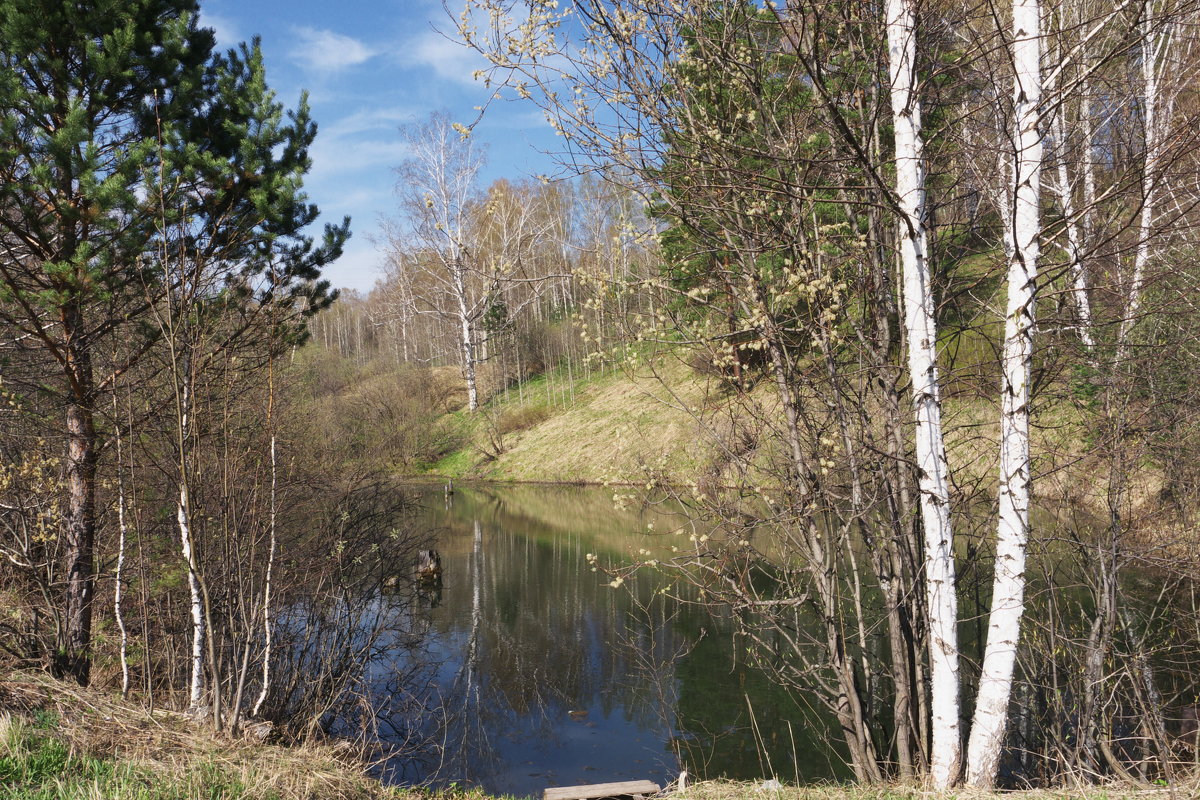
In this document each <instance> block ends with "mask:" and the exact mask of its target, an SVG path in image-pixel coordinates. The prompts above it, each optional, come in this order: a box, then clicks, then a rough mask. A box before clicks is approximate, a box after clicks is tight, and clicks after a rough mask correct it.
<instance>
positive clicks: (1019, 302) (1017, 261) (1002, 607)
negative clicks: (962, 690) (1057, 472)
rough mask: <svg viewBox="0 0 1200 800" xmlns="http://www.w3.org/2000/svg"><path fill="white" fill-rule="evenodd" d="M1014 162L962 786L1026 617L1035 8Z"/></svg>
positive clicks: (982, 755)
mask: <svg viewBox="0 0 1200 800" xmlns="http://www.w3.org/2000/svg"><path fill="white" fill-rule="evenodd" d="M1010 47H1011V57H1012V68H1013V123H1012V124H1013V126H1014V131H1013V135H1012V141H1013V152H1012V154H1011V164H1012V179H1011V187H1012V189H1011V192H1009V193H1008V196H1009V198H1010V200H1011V202H1010V205H1009V206H1008V208H1006V209H1005V212H1004V220H1005V226H1006V228H1007V230H1008V234H1007V235H1006V237H1005V238H1006V241H1007V243H1008V247H1009V252H1008V281H1007V286H1008V300H1007V309H1006V312H1005V317H1004V342H1003V349H1002V354H1001V369H1002V380H1001V387H1000V392H1001V396H1000V404H1001V407H1000V488H999V517H998V527H997V533H996V560H995V577H994V581H993V585H992V603H991V611H990V612H989V614H988V634H987V647H986V649H985V651H984V657H983V668H982V673H981V675H980V678H979V687H978V693H977V695H976V701H975V715H974V718H973V720H972V723H971V736H970V741H969V743H968V747H967V783H968V784H970V785H972V786H978V787H990V786H991V785H992V783H993V782H994V781H995V779H996V771H997V769H998V768H999V764H1000V755H1001V752H1002V750H1003V747H1004V733H1005V730H1006V729H1007V721H1008V704H1009V697H1010V695H1011V693H1012V683H1013V669H1014V665H1015V664H1016V657H1017V645H1018V644H1019V642H1020V633H1021V615H1022V613H1023V612H1024V610H1025V557H1026V545H1027V543H1028V540H1029V504H1030V488H1031V484H1032V467H1031V462H1030V450H1029V401H1030V379H1031V375H1030V373H1031V369H1032V363H1033V362H1032V359H1033V330H1034V328H1033V325H1034V311H1035V304H1036V300H1037V296H1036V289H1037V277H1038V276H1037V267H1038V255H1039V237H1040V236H1041V206H1040V203H1041V170H1042V158H1043V133H1042V127H1041V126H1042V122H1043V120H1042V109H1041V96H1042V74H1041V54H1042V33H1041V8H1040V4H1039V2H1038V0H1015V2H1014V3H1013V7H1012V34H1011V45H1010Z"/></svg>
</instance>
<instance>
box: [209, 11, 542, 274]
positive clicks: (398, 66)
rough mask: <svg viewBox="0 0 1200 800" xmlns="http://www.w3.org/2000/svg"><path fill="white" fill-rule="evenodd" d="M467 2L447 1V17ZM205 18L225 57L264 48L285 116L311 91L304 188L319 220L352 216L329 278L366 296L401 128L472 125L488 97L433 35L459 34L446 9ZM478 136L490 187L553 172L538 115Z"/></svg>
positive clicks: (503, 114) (504, 116)
mask: <svg viewBox="0 0 1200 800" xmlns="http://www.w3.org/2000/svg"><path fill="white" fill-rule="evenodd" d="M459 2H460V0H448V6H449V8H450V9H451V11H453V12H455V13H457V11H458V10H459V8H460V6H459V5H458V3H459ZM200 14H201V16H200V23H201V24H202V25H204V26H206V27H210V28H213V29H214V30H215V31H216V33H217V44H218V46H219V47H221V48H226V47H231V46H234V45H236V44H237V43H238V42H240V41H248V40H249V39H250V38H251V37H253V36H255V35H258V36H261V37H262V46H263V54H264V58H265V60H266V66H267V80H268V82H269V83H270V84H271V86H272V87H273V88H274V89H275V90H276V91H277V93H278V95H279V99H280V100H281V101H282V102H283V103H284V104H285V105H286V106H288V107H294V106H295V104H296V101H297V99H298V98H299V96H300V92H301V90H305V89H306V90H307V91H308V93H309V102H310V104H311V105H312V115H313V119H315V120H316V122H317V125H318V134H317V140H316V143H315V144H314V146H313V149H312V152H311V155H312V159H313V169H312V172H311V173H310V174H309V177H308V179H307V180H306V182H305V186H306V188H307V190H308V194H309V197H310V199H311V201H312V202H314V203H316V204H317V205H318V206H319V207H320V209H321V214H322V220H323V221H330V222H338V221H340V220H341V218H342V216H343V215H346V214H349V215H350V216H351V217H353V222H352V225H351V227H352V230H353V232H354V236H353V238H352V239H351V241H350V243H349V245H348V246H347V250H346V254H345V255H344V256H343V257H342V259H341V260H340V261H338V262H337V263H336V264H334V265H333V266H332V267H330V268H329V269H328V270H327V271H326V277H328V278H329V279H330V280H331V281H332V282H333V284H334V285H335V286H337V287H345V288H353V289H358V290H363V291H365V290H369V289H370V288H371V286H372V285H373V284H374V283H375V280H376V278H377V277H379V275H380V272H379V266H380V264H381V263H382V258H383V257H382V254H381V253H380V252H379V247H381V244H380V243H379V241H378V240H380V239H381V238H382V236H381V226H380V220H381V218H383V217H385V216H394V215H395V211H394V209H395V199H394V191H393V190H394V188H395V182H396V175H395V172H394V168H395V167H396V166H398V165H399V164H400V163H401V162H402V161H403V160H404V158H405V152H404V147H403V145H402V144H401V143H400V137H399V135H398V132H397V129H398V127H399V126H400V125H403V124H405V123H408V122H415V121H419V120H421V119H424V118H425V117H427V116H428V115H429V113H430V112H431V111H435V110H438V109H444V110H446V111H448V112H449V113H450V114H451V115H452V116H453V117H454V118H455V119H457V120H459V121H461V122H463V123H468V122H470V121H471V120H473V119H474V117H475V114H476V112H475V111H474V110H473V109H474V107H475V106H479V105H482V104H484V103H485V102H486V100H487V98H488V95H489V94H490V92H489V91H488V90H487V89H485V88H484V86H483V83H482V82H480V81H474V80H472V78H471V72H472V71H473V70H475V69H479V68H481V67H483V66H484V64H483V63H482V62H481V61H480V60H479V59H478V57H476V56H474V55H473V54H472V53H470V52H469V51H468V50H466V49H465V48H463V47H461V46H460V45H458V44H456V43H454V42H452V41H448V40H447V39H446V37H445V36H442V35H441V34H439V33H438V32H437V31H438V30H443V31H447V32H449V31H450V29H451V24H452V20H451V19H450V18H449V17H448V16H447V14H446V11H445V9H444V8H443V6H442V4H441V2H439V0H374V1H372V0H335V1H334V2H329V0H324V1H321V0H201V5H200ZM435 29H436V30H435ZM475 136H476V138H477V139H478V140H479V141H482V142H486V143H487V144H488V157H489V163H488V167H487V169H486V171H485V173H484V181H485V183H486V182H488V181H491V180H493V179H495V178H499V177H512V178H516V177H524V176H529V175H534V174H538V173H551V172H553V171H554V169H553V163H552V160H551V159H550V158H549V157H547V156H545V155H542V154H541V153H540V152H539V150H551V149H553V148H554V146H555V137H554V135H553V132H552V131H551V130H550V128H549V126H548V125H547V124H546V123H545V121H544V119H543V117H542V115H541V113H540V112H539V111H537V109H535V108H534V107H533V106H531V105H528V104H523V103H511V102H501V103H494V104H493V105H492V106H491V107H490V108H489V110H488V113H487V116H486V117H485V118H484V120H483V121H482V122H481V123H480V124H479V126H478V127H477V128H476V133H475ZM559 141H561V140H559ZM373 240H375V241H373Z"/></svg>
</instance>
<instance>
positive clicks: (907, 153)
mask: <svg viewBox="0 0 1200 800" xmlns="http://www.w3.org/2000/svg"><path fill="white" fill-rule="evenodd" d="M886 13H887V35H888V56H889V68H890V72H891V101H892V114H893V119H894V121H895V130H896V133H895V136H896V195H897V199H898V201H899V204H900V212H901V218H900V225H899V236H898V238H899V245H900V264H901V271H902V279H903V287H904V322H905V332H906V335H907V347H908V368H909V373H910V374H911V377H912V401H913V411H914V413H915V415H916V437H915V439H916V442H915V443H916V456H917V468H918V476H919V478H918V480H919V487H920V496H921V522H922V525H923V527H924V531H925V582H926V596H927V602H928V613H929V664H930V673H931V678H930V713H931V715H932V720H931V733H932V749H931V752H930V777H931V779H932V781H933V784H934V786H935V787H936V788H938V789H945V788H949V787H950V786H951V785H953V783H954V782H955V781H956V780H957V779H958V775H959V771H960V768H961V758H962V734H961V732H960V730H959V685H958V684H959V681H958V630H957V626H958V610H957V602H956V594H955V588H954V537H953V532H952V528H951V523H950V492H949V467H948V465H947V462H946V448H945V443H944V441H943V438H942V406H941V391H940V389H939V387H938V371H937V327H936V323H935V320H934V303H933V291H932V287H931V285H930V280H929V262H928V259H927V250H926V248H927V233H926V227H927V221H926V212H925V163H924V152H923V151H924V145H923V142H922V140H921V105H920V101H919V100H918V98H917V96H916V94H915V92H914V88H915V70H914V64H915V63H916V14H915V11H914V7H913V0H888V2H887V9H886Z"/></svg>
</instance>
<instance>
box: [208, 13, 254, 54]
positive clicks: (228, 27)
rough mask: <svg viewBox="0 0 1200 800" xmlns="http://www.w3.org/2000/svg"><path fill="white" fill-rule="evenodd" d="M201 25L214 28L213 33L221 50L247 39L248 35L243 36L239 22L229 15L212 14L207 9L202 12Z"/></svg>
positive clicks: (235, 45)
mask: <svg viewBox="0 0 1200 800" xmlns="http://www.w3.org/2000/svg"><path fill="white" fill-rule="evenodd" d="M200 27H202V28H212V30H213V33H214V34H215V35H216V37H217V49H218V50H221V51H225V50H228V49H229V48H231V47H237V45H238V43H240V42H244V41H245V40H246V37H244V36H242V34H241V29H240V28H239V27H238V24H237V23H236V22H234V21H233V20H231V19H230V18H229V17H223V16H221V15H220V14H210V13H208V12H207V11H205V12H202V13H201V14H200Z"/></svg>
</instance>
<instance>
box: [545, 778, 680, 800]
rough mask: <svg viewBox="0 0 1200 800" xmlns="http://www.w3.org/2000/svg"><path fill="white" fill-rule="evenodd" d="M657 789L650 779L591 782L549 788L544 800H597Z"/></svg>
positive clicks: (647, 792) (652, 791) (645, 792)
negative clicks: (581, 784)
mask: <svg viewBox="0 0 1200 800" xmlns="http://www.w3.org/2000/svg"><path fill="white" fill-rule="evenodd" d="M657 791H658V784H657V783H652V782H650V781H620V782H618V783H589V784H586V785H583V786H556V787H554V788H553V789H547V790H546V791H545V794H544V795H543V800H596V799H597V798H600V797H624V796H627V795H640V794H654V793H655V792H657Z"/></svg>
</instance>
